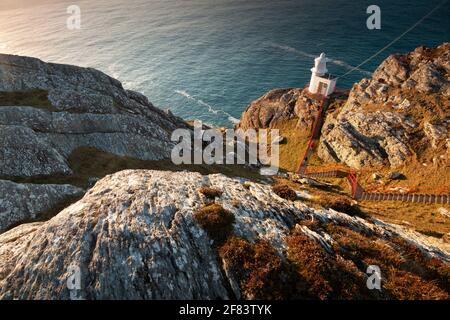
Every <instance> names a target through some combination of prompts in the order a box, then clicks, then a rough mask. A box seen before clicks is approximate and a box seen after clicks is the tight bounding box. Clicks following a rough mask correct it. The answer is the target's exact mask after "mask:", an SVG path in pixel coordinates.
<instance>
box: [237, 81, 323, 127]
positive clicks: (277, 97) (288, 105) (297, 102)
mask: <svg viewBox="0 0 450 320" xmlns="http://www.w3.org/2000/svg"><path fill="white" fill-rule="evenodd" d="M319 107H320V103H319V102H318V101H317V100H314V99H312V98H311V97H309V96H308V95H307V94H306V93H305V91H304V90H303V89H296V88H288V89H274V90H271V91H269V92H268V93H266V94H265V95H264V96H262V97H261V98H259V99H257V100H255V101H253V102H252V103H250V105H249V106H248V107H247V109H246V110H245V111H244V113H243V114H242V117H241V120H240V122H239V124H238V125H237V127H238V128H241V129H243V130H247V129H249V128H274V127H276V125H277V123H279V122H282V121H286V120H290V119H294V118H298V119H299V120H298V124H299V125H304V126H309V125H311V123H312V122H313V121H314V116H315V113H316V112H317V110H319Z"/></svg>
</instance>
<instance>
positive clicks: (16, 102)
mask: <svg viewBox="0 0 450 320" xmlns="http://www.w3.org/2000/svg"><path fill="white" fill-rule="evenodd" d="M4 106H29V107H35V108H39V109H43V110H48V111H57V110H56V109H55V108H54V107H53V106H52V104H51V103H50V101H49V100H48V91H46V90H29V91H13V92H6V91H3V92H0V107H4Z"/></svg>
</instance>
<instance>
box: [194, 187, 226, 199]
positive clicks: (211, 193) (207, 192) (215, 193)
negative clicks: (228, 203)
mask: <svg viewBox="0 0 450 320" xmlns="http://www.w3.org/2000/svg"><path fill="white" fill-rule="evenodd" d="M198 191H199V192H200V193H201V194H203V195H204V196H205V197H206V198H208V199H210V200H214V199H215V198H218V197H220V196H221V195H222V191H220V190H218V189H215V188H210V187H202V188H200V189H199V190H198Z"/></svg>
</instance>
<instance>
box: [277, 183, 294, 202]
mask: <svg viewBox="0 0 450 320" xmlns="http://www.w3.org/2000/svg"><path fill="white" fill-rule="evenodd" d="M272 190H273V192H275V194H276V195H277V196H279V197H280V198H283V199H286V200H290V201H295V200H297V193H295V191H294V190H293V189H292V188H291V187H289V186H288V185H287V184H277V185H274V186H273V187H272Z"/></svg>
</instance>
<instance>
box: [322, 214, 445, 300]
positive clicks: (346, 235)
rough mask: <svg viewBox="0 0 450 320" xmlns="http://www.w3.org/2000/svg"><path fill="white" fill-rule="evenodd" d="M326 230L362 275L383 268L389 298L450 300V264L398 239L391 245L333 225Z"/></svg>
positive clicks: (393, 240)
mask: <svg viewBox="0 0 450 320" xmlns="http://www.w3.org/2000/svg"><path fill="white" fill-rule="evenodd" d="M323 227H324V229H325V230H326V232H327V233H329V234H330V235H331V236H332V237H333V239H334V240H335V241H336V244H335V250H336V251H337V252H338V253H339V254H341V255H342V256H343V257H344V258H345V259H348V260H350V261H352V262H354V263H355V265H356V266H358V268H359V269H360V270H361V271H363V272H365V270H366V267H367V266H368V265H377V266H379V267H380V270H381V273H382V280H383V281H382V288H383V291H384V293H385V294H386V298H388V299H400V300H403V299H408V300H409V299H444V300H447V299H449V298H450V271H449V267H448V264H445V263H444V262H442V261H440V260H438V259H434V258H428V257H426V256H425V255H424V254H422V252H420V250H419V249H418V248H417V247H415V246H413V245H411V244H409V243H407V242H406V241H405V240H403V239H400V238H397V237H392V238H391V239H389V242H388V241H386V240H383V239H379V238H375V237H371V236H369V235H363V234H361V233H358V232H356V231H353V230H350V229H347V228H344V227H341V226H336V225H333V224H331V223H330V224H326V225H324V226H323Z"/></svg>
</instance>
